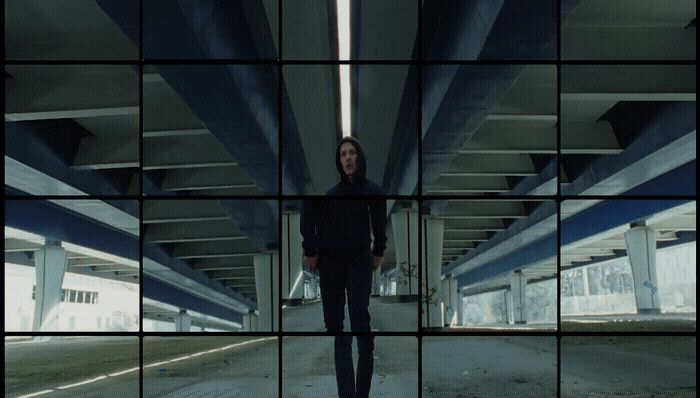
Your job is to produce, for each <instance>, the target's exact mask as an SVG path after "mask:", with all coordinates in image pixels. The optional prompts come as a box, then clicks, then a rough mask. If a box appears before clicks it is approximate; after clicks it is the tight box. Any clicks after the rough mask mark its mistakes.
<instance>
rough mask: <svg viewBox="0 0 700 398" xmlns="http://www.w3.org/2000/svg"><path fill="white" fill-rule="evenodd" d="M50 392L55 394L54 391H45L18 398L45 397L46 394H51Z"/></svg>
mask: <svg viewBox="0 0 700 398" xmlns="http://www.w3.org/2000/svg"><path fill="white" fill-rule="evenodd" d="M50 392H54V390H44V391H39V392H33V393H31V394H27V395H20V396H19V397H17V398H29V397H36V396H38V395H44V394H48V393H50Z"/></svg>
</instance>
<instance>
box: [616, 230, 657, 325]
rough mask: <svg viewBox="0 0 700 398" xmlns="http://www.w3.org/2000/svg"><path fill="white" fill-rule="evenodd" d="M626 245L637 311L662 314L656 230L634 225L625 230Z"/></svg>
mask: <svg viewBox="0 0 700 398" xmlns="http://www.w3.org/2000/svg"><path fill="white" fill-rule="evenodd" d="M625 246H626V247H627V256H628V257H629V261H630V265H631V266H632V278H633V279H634V298H635V301H636V302H637V313H639V314H660V313H661V301H660V300H659V294H658V286H659V284H658V280H657V278H656V236H655V235H654V230H653V229H651V228H649V227H647V226H646V225H633V226H632V228H630V230H629V231H627V232H625Z"/></svg>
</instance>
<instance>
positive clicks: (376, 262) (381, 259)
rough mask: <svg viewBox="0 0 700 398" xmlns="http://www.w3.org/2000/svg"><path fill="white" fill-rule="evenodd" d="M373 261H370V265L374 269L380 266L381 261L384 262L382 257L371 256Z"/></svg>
mask: <svg viewBox="0 0 700 398" xmlns="http://www.w3.org/2000/svg"><path fill="white" fill-rule="evenodd" d="M373 260H374V261H372V265H373V266H374V268H375V269H376V268H379V267H381V266H382V261H383V260H384V257H378V256H373Z"/></svg>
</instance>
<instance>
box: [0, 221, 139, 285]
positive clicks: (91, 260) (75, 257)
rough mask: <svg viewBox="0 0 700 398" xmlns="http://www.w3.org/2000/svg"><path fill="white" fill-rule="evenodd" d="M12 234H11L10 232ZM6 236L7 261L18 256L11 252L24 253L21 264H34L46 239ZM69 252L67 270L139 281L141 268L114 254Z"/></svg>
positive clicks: (88, 274) (93, 275)
mask: <svg viewBox="0 0 700 398" xmlns="http://www.w3.org/2000/svg"><path fill="white" fill-rule="evenodd" d="M10 235H11V234H10ZM7 236H8V234H7V233H6V236H5V261H6V262H12V259H14V258H17V257H15V256H12V255H9V254H10V253H22V254H25V255H26V256H25V257H26V261H22V263H21V264H20V265H31V266H34V260H33V259H34V253H35V252H37V251H38V250H39V249H41V248H42V247H43V246H44V241H43V240H41V241H38V240H26V239H16V238H8V237H7ZM66 252H67V253H68V268H67V269H66V272H71V273H74V274H80V275H86V276H92V277H96V278H103V279H112V280H116V281H120V282H129V283H139V268H138V266H136V267H134V265H133V264H132V263H131V262H122V261H119V260H117V259H115V258H113V257H112V256H109V258H107V259H106V258H102V257H101V256H100V257H97V256H95V255H88V254H85V253H83V252H82V251H79V250H78V251H76V250H71V249H66Z"/></svg>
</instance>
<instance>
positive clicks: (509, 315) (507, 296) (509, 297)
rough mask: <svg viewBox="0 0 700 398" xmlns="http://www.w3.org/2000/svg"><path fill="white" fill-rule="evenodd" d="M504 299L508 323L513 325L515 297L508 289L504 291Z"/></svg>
mask: <svg viewBox="0 0 700 398" xmlns="http://www.w3.org/2000/svg"><path fill="white" fill-rule="evenodd" d="M503 299H504V300H505V301H506V323H507V324H512V323H513V322H514V320H513V295H512V294H510V290H509V289H506V290H504V291H503Z"/></svg>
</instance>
